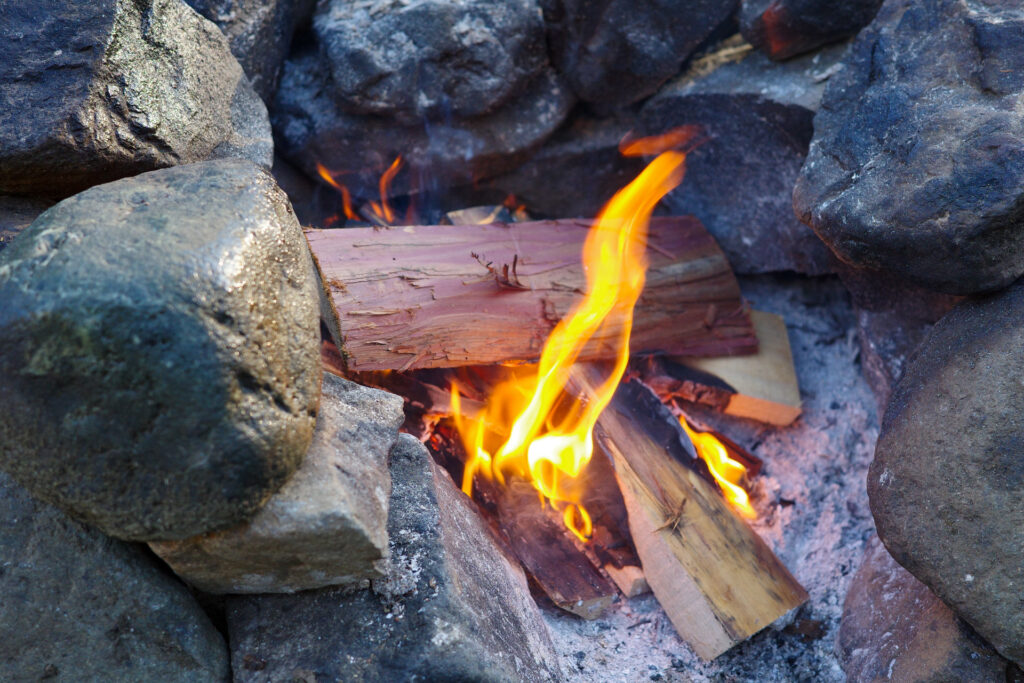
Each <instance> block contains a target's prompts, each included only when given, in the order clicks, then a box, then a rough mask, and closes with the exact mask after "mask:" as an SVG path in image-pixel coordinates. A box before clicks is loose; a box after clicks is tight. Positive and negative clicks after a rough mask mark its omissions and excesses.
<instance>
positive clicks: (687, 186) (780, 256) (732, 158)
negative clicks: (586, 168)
mask: <svg viewBox="0 0 1024 683" xmlns="http://www.w3.org/2000/svg"><path fill="white" fill-rule="evenodd" d="M843 50H844V47H842V46H840V47H833V48H830V49H828V50H825V51H822V52H819V53H817V54H815V55H808V56H806V57H802V58H799V59H795V60H792V61H790V62H787V63H785V64H775V63H774V62H772V61H771V60H769V59H767V58H766V57H765V56H763V55H761V54H759V53H755V52H752V51H750V50H749V48H748V49H746V51H744V47H743V46H742V45H738V44H736V43H735V42H730V43H728V44H726V45H725V46H723V47H722V48H721V49H720V50H719V51H718V52H717V53H713V54H711V55H709V56H708V57H707V58H706V59H704V60H700V61H698V62H697V63H695V64H694V65H693V68H692V69H691V70H690V71H689V72H688V73H687V74H684V75H683V76H682V77H680V78H679V79H676V80H675V81H673V82H672V83H670V84H668V85H667V86H665V87H664V88H663V89H662V90H661V92H659V93H658V94H657V95H656V96H654V97H652V98H651V99H650V100H648V101H647V103H646V104H645V105H644V107H643V109H642V110H641V112H640V131H641V133H643V134H645V135H654V134H658V133H662V132H665V131H667V130H670V129H672V128H675V127H676V126H682V125H692V124H696V125H699V126H700V127H701V128H702V134H703V136H704V142H703V144H700V145H699V146H698V147H697V148H696V149H694V150H693V151H692V152H691V153H690V154H689V155H688V158H687V162H686V177H685V178H684V179H683V182H682V183H681V184H680V186H679V187H678V188H676V189H675V190H674V191H672V192H671V193H670V194H669V195H668V196H667V197H666V198H665V199H664V200H662V205H663V206H664V207H666V210H667V212H668V213H671V214H693V215H695V216H696V217H697V218H699V219H700V221H701V222H702V223H703V224H704V226H705V227H706V228H707V229H708V231H709V232H710V233H711V234H712V235H714V237H715V239H716V240H717V241H718V243H719V245H720V246H721V247H722V250H723V251H724V252H725V254H726V256H727V257H728V258H729V263H730V264H731V265H732V267H733V269H734V270H736V271H737V272H739V273H744V274H755V273H766V272H773V271H782V270H792V271H796V272H799V273H803V274H805V275H821V274H825V273H828V272H830V271H831V270H832V268H831V264H830V261H829V257H828V249H827V248H826V247H825V245H824V244H822V242H821V240H820V239H818V237H817V236H816V235H815V234H814V232H813V231H811V230H810V229H808V228H807V226H805V225H803V224H802V223H800V221H798V220H797V219H796V218H795V217H794V216H793V209H792V205H791V203H790V196H791V191H792V187H793V183H794V182H795V180H796V177H797V174H798V173H799V171H800V166H801V165H802V164H803V161H804V156H805V155H806V153H807V146H808V144H809V143H810V141H811V136H812V132H813V128H812V121H813V118H814V112H815V110H816V109H817V107H818V104H819V102H820V99H821V94H822V92H823V90H824V87H825V86H824V83H825V81H826V80H828V78H829V77H830V74H831V73H832V72H833V71H834V68H835V66H836V65H837V64H838V62H839V60H840V59H841V57H842V54H843ZM736 56H738V57H740V59H739V60H738V61H736Z"/></svg>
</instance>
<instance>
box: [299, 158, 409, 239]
mask: <svg viewBox="0 0 1024 683" xmlns="http://www.w3.org/2000/svg"><path fill="white" fill-rule="evenodd" d="M401 168H402V157H401V156H398V157H395V160H394V161H392V162H391V165H390V166H389V167H388V169H387V170H386V171H384V173H383V174H381V176H380V181H379V182H378V186H379V188H380V201H379V202H376V201H371V202H370V203H369V207H370V213H371V214H372V216H373V217H374V218H376V219H377V222H379V223H382V224H384V225H394V223H395V210H394V209H393V208H392V207H391V204H389V203H388V193H389V191H390V190H391V183H392V181H394V179H395V176H396V175H398V171H400V170H401ZM316 170H317V173H319V174H320V177H321V178H323V179H324V180H325V181H326V182H327V184H328V185H330V186H331V187H333V188H334V189H335V190H337V191H338V192H340V193H341V203H342V209H343V211H344V212H345V218H348V219H349V220H353V221H357V220H359V215H358V214H356V212H355V211H354V210H353V209H352V193H351V192H349V190H348V188H347V187H345V185H343V184H342V183H339V182H338V180H337V179H336V178H335V176H336V175H337V174H336V173H332V172H331V171H330V170H328V169H327V167H326V166H324V165H323V164H321V163H320V162H319V161H318V162H317V163H316Z"/></svg>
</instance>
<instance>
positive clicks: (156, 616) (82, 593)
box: [0, 472, 229, 683]
mask: <svg viewBox="0 0 1024 683" xmlns="http://www.w3.org/2000/svg"><path fill="white" fill-rule="evenodd" d="M0 595H2V596H3V599H2V600H0V633H2V634H3V639H2V640H0V679H3V680H5V681H38V680H43V679H47V680H53V681H58V682H63V681H111V680H119V681H129V680H130V681H168V682H172V681H182V682H183V683H184V682H186V681H188V682H189V683H191V682H192V681H204V682H205V681H211V682H214V681H215V682H218V683H221V682H223V681H226V680H228V676H229V670H228V649H227V646H226V645H225V643H224V638H223V637H222V636H221V634H220V633H218V632H217V630H216V629H215V628H214V627H213V624H212V623H210V619H209V618H208V617H207V616H206V614H205V613H204V612H203V610H202V609H201V608H200V606H199V605H198V604H197V603H196V601H195V599H194V598H193V597H192V596H191V595H190V594H189V592H188V590H187V589H186V588H185V586H183V585H182V584H181V582H179V581H177V580H176V579H175V578H174V577H173V576H170V575H169V574H168V572H167V571H166V569H164V568H162V567H161V566H160V563H159V562H158V561H157V560H155V559H153V557H152V556H151V555H149V553H147V552H146V550H145V548H144V547H142V546H137V545H135V544H130V543H125V542H123V541H117V540H114V539H112V538H109V537H107V536H104V535H103V534H101V533H100V532H99V531H96V530H95V529H93V528H91V527H88V526H85V525H84V524H80V523H78V522H76V521H74V520H72V519H70V518H68V517H67V516H66V515H64V514H63V513H61V512H60V511H59V510H57V509H55V508H53V507H51V506H49V505H46V504H44V503H40V502H38V501H36V500H34V499H33V498H32V497H30V496H29V494H28V492H27V491H25V489H23V488H22V487H20V486H18V484H16V483H15V482H14V481H13V480H12V479H11V478H10V477H9V476H7V475H6V474H4V473H2V472H0Z"/></svg>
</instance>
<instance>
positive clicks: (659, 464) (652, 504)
mask: <svg viewBox="0 0 1024 683" xmlns="http://www.w3.org/2000/svg"><path fill="white" fill-rule="evenodd" d="M602 376H604V375H603V373H602V370H601V368H599V367H596V366H595V365H594V364H581V365H577V366H576V368H575V369H574V374H573V386H574V389H575V390H584V391H591V390H592V389H593V388H594V387H596V386H598V384H599V383H600V380H601V377H602ZM666 424H668V425H675V426H676V429H677V430H678V433H679V435H682V438H684V439H685V438H686V437H685V433H684V432H682V430H681V428H679V427H678V422H677V421H676V419H675V418H674V417H673V416H672V415H671V413H669V412H668V409H667V408H665V407H664V406H663V405H662V404H661V403H660V401H658V399H657V397H656V396H654V394H653V393H652V392H651V391H650V390H649V389H647V388H646V387H645V386H643V384H641V383H639V382H637V381H629V382H625V383H623V384H622V385H620V387H619V389H618V391H617V392H616V395H615V397H614V399H613V400H612V403H611V404H610V405H609V407H608V408H607V409H606V410H605V411H604V412H603V413H602V414H601V417H600V419H599V420H598V424H597V428H596V429H595V442H596V444H597V445H598V447H599V449H600V450H601V451H603V452H604V453H605V454H607V455H608V456H609V457H610V458H611V459H612V461H613V462H614V464H615V471H616V476H617V478H618V481H619V485H620V487H621V489H622V495H623V498H624V500H625V503H626V509H627V510H628V512H629V527H630V530H631V532H632V536H633V542H634V544H635V545H636V549H637V553H638V554H639V556H640V561H641V563H642V565H643V571H644V574H645V576H646V578H647V582H648V583H649V584H650V587H651V590H652V591H653V592H654V595H655V597H657V598H658V601H659V602H660V603H661V605H662V607H663V608H664V609H665V612H666V614H667V615H668V617H669V619H670V620H671V621H672V624H673V625H674V626H675V628H676V630H677V631H678V633H679V635H680V636H681V637H682V638H683V639H684V640H686V641H687V642H688V643H689V644H690V645H691V646H692V647H693V649H694V651H696V652H697V654H698V655H699V656H701V657H702V658H704V659H706V660H711V659H714V658H715V657H717V656H718V655H720V654H722V653H723V652H725V651H726V650H728V649H729V648H731V647H732V646H733V645H735V644H737V643H739V642H741V641H743V640H745V639H746V638H749V637H750V636H752V635H754V634H755V633H757V632H758V631H760V630H761V629H763V628H764V627H765V626H768V625H769V624H771V623H772V622H773V621H775V620H776V619H778V618H779V617H781V616H782V615H784V614H786V612H788V611H789V610H791V609H794V608H796V607H798V606H799V605H801V604H802V603H804V602H805V601H806V600H807V592H806V591H805V590H804V589H803V587H802V586H801V585H800V584H799V583H798V582H797V581H796V579H794V578H793V576H792V575H791V574H790V573H789V571H788V570H787V569H786V567H785V566H783V564H782V563H781V562H780V561H779V559H778V558H777V557H776V556H775V555H774V554H773V553H772V551H771V550H770V549H769V548H768V546H767V545H766V544H765V543H764V542H763V541H762V540H761V538H760V537H759V536H758V535H757V534H755V533H754V532H753V531H752V530H751V529H750V527H748V526H747V525H746V524H745V523H744V522H743V520H742V519H740V518H739V517H738V516H737V515H736V514H735V513H734V512H733V511H732V510H731V509H730V508H729V506H728V504H727V503H726V502H725V501H724V500H723V499H722V497H721V495H720V494H719V492H718V490H717V488H716V486H714V485H713V484H711V483H709V481H708V480H707V478H705V477H704V476H702V474H701V473H700V472H699V471H698V470H697V469H696V468H695V467H693V466H692V465H693V462H692V460H690V461H688V460H687V457H688V451H687V456H682V457H681V456H680V455H679V454H678V453H677V452H672V451H674V450H675V449H674V447H673V449H667V448H666V444H665V437H664V436H662V437H661V438H655V437H654V436H652V435H653V434H658V433H661V434H664V429H665V425H666ZM691 448H692V444H691Z"/></svg>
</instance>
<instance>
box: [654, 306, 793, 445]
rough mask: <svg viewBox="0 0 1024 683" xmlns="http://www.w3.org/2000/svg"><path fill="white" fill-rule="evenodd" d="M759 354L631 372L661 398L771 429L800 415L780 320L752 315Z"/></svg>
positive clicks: (673, 361)
mask: <svg viewBox="0 0 1024 683" xmlns="http://www.w3.org/2000/svg"><path fill="white" fill-rule="evenodd" d="M750 317H751V320H752V321H753V324H754V329H755V331H756V332H757V338H758V342H759V344H760V346H759V349H758V352H757V353H755V354H752V355H749V356H739V357H733V358H669V359H664V360H663V359H654V358H651V359H644V360H641V361H638V362H635V363H634V369H635V370H636V371H637V372H638V374H639V375H640V376H641V377H642V378H643V381H644V384H646V385H648V386H649V387H651V388H652V389H653V390H654V391H655V393H657V394H658V395H659V396H662V397H667V396H673V397H677V398H681V399H683V400H685V401H692V402H694V403H703V404H705V405H710V406H712V407H714V408H716V409H717V410H720V411H722V412H723V413H725V414H726V415H733V416H735V417H746V418H750V419H752V420H758V421H760V422H767V423H769V424H773V425H779V426H785V425H788V424H792V422H793V421H794V420H796V418H797V417H799V416H800V413H801V403H800V387H799V385H798V384H797V378H796V369H795V367H794V365H793V353H792V351H791V349H790V346H789V335H788V334H787V333H786V324H785V322H784V321H783V320H782V318H781V317H779V316H777V315H773V314H771V313H763V312H761V311H751V312H750Z"/></svg>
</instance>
